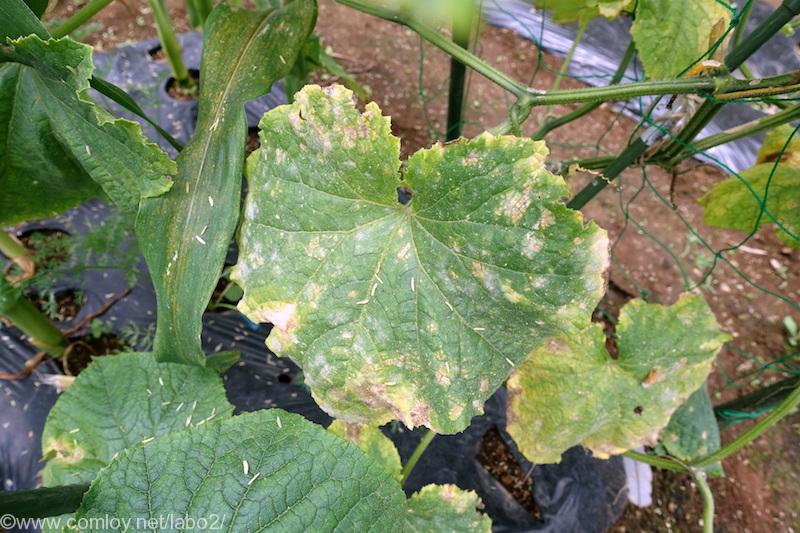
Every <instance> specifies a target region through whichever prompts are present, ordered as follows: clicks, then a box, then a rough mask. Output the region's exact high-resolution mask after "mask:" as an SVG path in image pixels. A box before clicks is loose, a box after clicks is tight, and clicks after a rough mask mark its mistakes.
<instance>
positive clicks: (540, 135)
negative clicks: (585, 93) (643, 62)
mask: <svg viewBox="0 0 800 533" xmlns="http://www.w3.org/2000/svg"><path fill="white" fill-rule="evenodd" d="M634 55H636V45H635V44H634V43H633V41H632V40H631V42H629V43H628V48H626V49H625V54H623V56H622V60H621V61H620V63H619V66H617V70H616V72H614V76H613V77H612V78H611V82H610V83H609V85H617V84H618V83H619V82H620V81H622V78H623V77H624V76H625V72H626V71H627V69H628V65H630V63H631V60H633V56H634ZM601 105H602V102H592V103H589V104H585V105H583V106H581V107H579V108H578V109H575V110H574V111H571V112H569V113H567V114H566V115H563V116H560V117H557V118H554V119H551V120H548V121H547V122H545V123H544V124H543V125H542V127H541V128H539V130H538V131H537V132H536V133H534V134H533V139H534V140H537V141H538V140H541V139H544V138H545V137H546V136H547V134H548V133H550V132H551V131H553V130H554V129H556V128H560V127H561V126H563V125H565V124H569V123H570V122H572V121H574V120H578V119H579V118H581V117H583V116H585V115H588V114H589V113H591V112H592V111H594V110H595V109H597V108H598V107H600V106H601Z"/></svg>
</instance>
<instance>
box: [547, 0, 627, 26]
mask: <svg viewBox="0 0 800 533" xmlns="http://www.w3.org/2000/svg"><path fill="white" fill-rule="evenodd" d="M633 3H634V2H633V0H533V5H535V6H536V7H538V8H539V9H547V10H550V11H552V13H553V21H554V22H558V23H560V24H564V23H568V22H581V23H585V22H587V21H589V20H591V19H593V18H595V17H598V16H601V15H602V16H604V17H606V18H614V17H618V16H619V15H620V14H621V13H622V12H623V11H624V10H625V9H627V8H629V7H632V4H633Z"/></svg>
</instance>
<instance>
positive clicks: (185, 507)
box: [76, 409, 406, 532]
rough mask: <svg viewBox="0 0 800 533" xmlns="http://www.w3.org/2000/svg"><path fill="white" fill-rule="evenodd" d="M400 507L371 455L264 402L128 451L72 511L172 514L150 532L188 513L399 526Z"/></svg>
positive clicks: (219, 518)
mask: <svg viewBox="0 0 800 533" xmlns="http://www.w3.org/2000/svg"><path fill="white" fill-rule="evenodd" d="M405 505H406V501H405V495H404V494H403V491H402V490H401V489H400V485H399V484H398V483H397V482H396V481H395V480H394V479H392V476H391V474H390V473H389V472H388V471H387V470H385V469H384V468H383V465H381V464H380V463H379V462H378V461H376V460H375V459H373V458H371V457H369V456H368V455H366V454H364V453H363V452H362V451H361V450H359V449H358V448H356V447H355V446H354V445H352V444H350V443H348V442H345V441H343V440H342V439H340V438H338V437H336V436H335V435H333V434H331V433H329V432H327V431H325V430H324V429H323V428H322V427H320V426H318V425H316V424H313V423H311V422H309V421H308V420H305V419H304V418H302V417H301V416H298V415H295V414H291V413H287V412H285V411H282V410H280V409H270V410H266V411H257V412H255V413H249V414H244V415H240V416H236V417H233V418H231V419H228V420H222V421H215V422H210V423H208V424H204V425H202V426H199V427H196V428H194V429H190V430H187V431H183V432H179V433H173V434H171V435H167V436H165V437H162V438H159V439H156V440H154V441H153V442H149V443H145V444H143V445H138V446H134V447H132V448H128V449H127V450H125V451H124V452H123V453H121V454H120V455H119V457H117V459H116V460H114V461H112V462H111V464H110V465H109V466H108V467H106V468H105V469H103V470H102V471H101V472H100V474H99V475H98V477H97V479H95V481H94V482H93V483H92V485H91V488H90V489H89V491H88V492H87V493H86V495H85V496H84V498H83V503H82V504H81V507H80V508H79V509H78V511H77V513H76V518H78V519H80V518H87V519H91V518H99V517H106V518H120V519H124V518H129V519H131V520H133V521H134V525H133V527H134V529H136V530H141V529H145V527H143V526H142V525H141V522H140V523H139V525H138V526H136V525H135V524H136V520H137V519H139V520H142V521H146V520H147V519H150V518H155V519H156V520H158V517H167V518H168V519H169V517H171V519H172V520H173V521H172V522H171V523H170V525H163V524H162V525H160V526H159V525H157V526H156V527H154V528H153V529H158V530H177V529H181V526H180V525H178V522H176V520H184V522H183V524H182V525H184V526H186V525H188V524H190V522H189V520H190V519H191V520H193V523H194V524H195V525H194V527H192V526H191V525H189V526H188V527H186V529H196V530H201V529H203V528H202V526H201V525H199V524H201V523H205V524H206V527H205V530H208V529H215V528H217V527H219V528H220V529H224V530H226V531H264V530H269V531H297V532H302V531H401V528H402V527H403V520H404V514H405ZM201 521H205V522H201ZM101 523H102V522H101ZM106 523H108V521H107V522H106ZM156 523H157V522H156ZM147 529H148V530H149V528H147ZM97 531H104V530H103V529H98V530H97Z"/></svg>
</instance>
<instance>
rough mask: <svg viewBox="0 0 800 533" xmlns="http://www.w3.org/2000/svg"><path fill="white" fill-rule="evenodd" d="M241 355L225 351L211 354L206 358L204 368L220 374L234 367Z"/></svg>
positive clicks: (233, 351) (234, 351)
mask: <svg viewBox="0 0 800 533" xmlns="http://www.w3.org/2000/svg"><path fill="white" fill-rule="evenodd" d="M240 357H241V354H240V353H239V352H237V351H236V350H226V351H224V352H217V353H212V354H211V355H209V356H208V357H207V358H206V367H207V368H210V369H211V370H213V371H214V372H216V373H217V374H222V373H223V372H225V371H226V370H228V369H229V368H230V367H232V366H233V365H235V364H236V363H237V362H238V361H239V358H240Z"/></svg>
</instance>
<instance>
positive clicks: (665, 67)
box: [631, 0, 731, 79]
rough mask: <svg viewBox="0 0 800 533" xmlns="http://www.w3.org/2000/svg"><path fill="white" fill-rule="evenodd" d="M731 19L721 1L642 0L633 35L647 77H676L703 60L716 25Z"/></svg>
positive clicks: (725, 24)
mask: <svg viewBox="0 0 800 533" xmlns="http://www.w3.org/2000/svg"><path fill="white" fill-rule="evenodd" d="M730 19H731V12H730V10H728V9H727V8H725V7H724V6H723V5H722V3H721V2H718V1H717V0H639V1H638V3H637V4H636V17H635V19H634V21H633V26H631V35H632V36H633V40H634V42H635V43H636V49H637V50H638V51H639V59H640V60H641V62H642V65H643V66H644V71H645V74H647V77H648V78H651V79H667V78H674V77H676V76H678V75H680V74H681V73H682V72H683V71H684V70H685V69H687V68H688V67H690V66H692V65H693V64H694V63H695V62H696V61H700V60H702V59H703V58H704V57H703V56H704V54H705V52H706V51H708V50H709V48H710V47H711V46H712V45H713V44H714V43H713V42H709V40H710V38H711V37H712V34H713V33H714V32H713V30H714V26H715V25H717V24H718V23H719V22H720V21H722V24H724V26H725V27H727V25H728V23H729V22H730ZM667 43H668V44H667Z"/></svg>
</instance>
